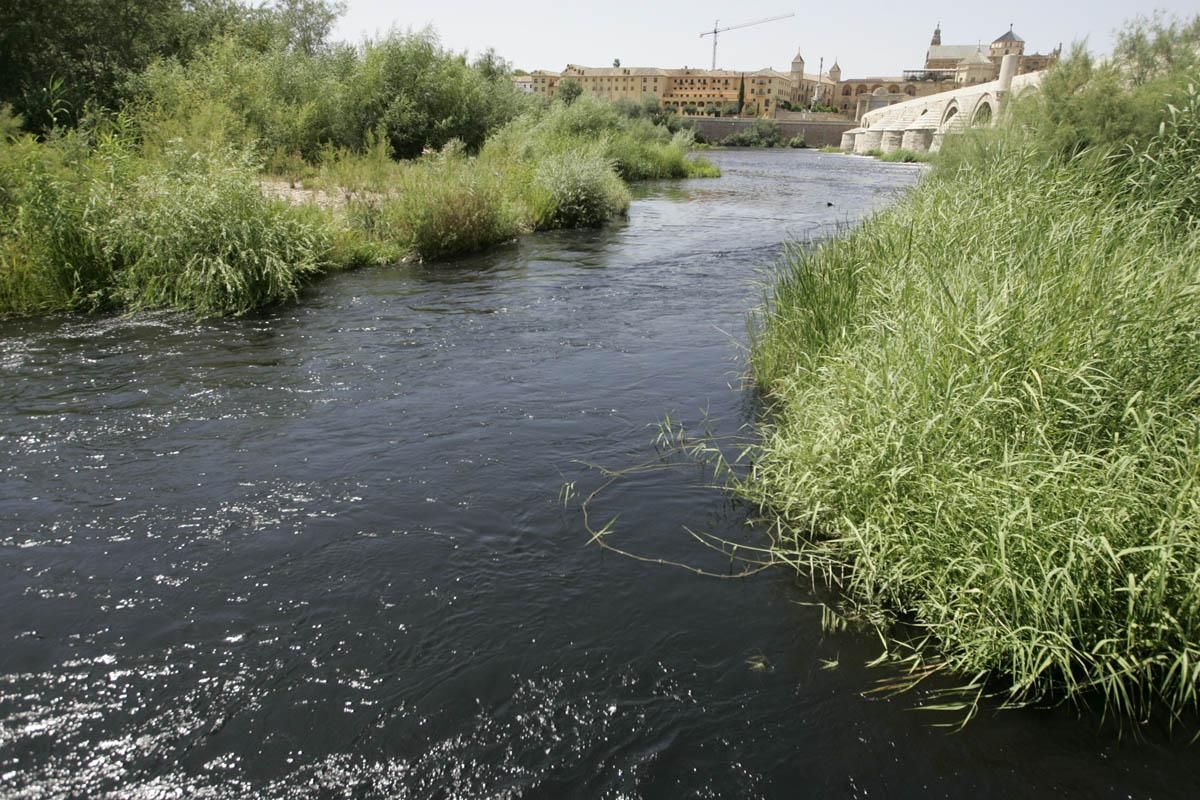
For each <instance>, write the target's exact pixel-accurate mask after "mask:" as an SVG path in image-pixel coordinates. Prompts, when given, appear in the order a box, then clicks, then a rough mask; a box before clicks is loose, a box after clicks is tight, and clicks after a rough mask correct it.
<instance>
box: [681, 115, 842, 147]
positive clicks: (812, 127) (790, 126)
mask: <svg viewBox="0 0 1200 800" xmlns="http://www.w3.org/2000/svg"><path fill="white" fill-rule="evenodd" d="M693 119H694V121H695V123H696V131H697V132H698V133H699V134H700V135H701V136H703V137H704V138H705V139H706V140H708V141H709V142H712V143H713V144H719V143H720V142H721V140H722V139H724V138H725V137H726V136H729V135H730V134H731V133H734V132H735V131H742V130H747V129H748V128H752V127H754V120H752V119H734V118H725V117H694V118H693ZM778 124H779V131H780V133H781V134H782V135H783V139H784V141H785V142H786V141H787V140H788V139H791V138H792V137H793V136H797V135H799V134H801V133H803V134H804V143H805V144H807V145H808V146H809V147H825V146H830V147H837V146H838V145H840V144H841V143H842V134H843V133H845V132H846V131H848V130H850V129H851V128H853V127H854V123H853V122H851V121H850V120H842V121H816V120H811V121H807V122H794V121H784V120H778Z"/></svg>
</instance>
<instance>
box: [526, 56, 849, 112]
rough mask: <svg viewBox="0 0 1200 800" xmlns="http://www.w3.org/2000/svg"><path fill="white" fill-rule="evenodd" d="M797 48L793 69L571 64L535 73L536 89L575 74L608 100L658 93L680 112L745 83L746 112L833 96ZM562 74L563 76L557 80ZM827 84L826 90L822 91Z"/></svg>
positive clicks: (718, 100)
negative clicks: (807, 68) (806, 67)
mask: <svg viewBox="0 0 1200 800" xmlns="http://www.w3.org/2000/svg"><path fill="white" fill-rule="evenodd" d="M803 70H804V59H803V58H801V57H800V55H799V54H797V56H796V59H795V60H794V61H793V62H792V72H791V73H790V74H788V73H784V72H778V71H776V70H773V69H769V68H768V69H760V70H756V71H754V72H737V71H734V70H722V69H717V70H711V69H693V68H690V67H684V68H683V69H661V68H659V67H585V66H581V65H579V64H568V65H567V68H566V69H565V70H563V71H562V73H561V74H559V75H553V74H552V73H545V72H541V71H538V72H534V73H532V74H531V75H532V77H533V78H534V81H533V89H534V93H535V94H543V95H545V96H548V97H552V96H553V95H554V89H555V87H556V85H557V82H558V81H560V80H565V79H568V78H570V79H573V80H576V81H578V82H579V84H580V86H582V87H583V90H584V91H585V92H588V93H589V94H594V95H596V96H597V97H601V98H604V99H605V100H621V99H627V100H634V101H638V102H640V101H641V100H642V98H643V97H646V96H647V95H653V96H654V97H655V98H657V99H658V101H659V103H660V104H661V105H662V107H664V108H672V109H675V110H677V111H679V112H680V113H700V114H703V113H705V109H708V108H709V107H710V106H712V107H715V108H717V109H724V108H726V107H727V106H729V105H731V104H734V105H736V104H737V101H738V93H739V91H741V90H742V87H743V85H744V87H745V88H744V91H745V97H744V103H743V107H742V111H743V113H744V114H753V115H755V116H760V115H766V114H771V113H772V112H773V111H774V109H775V108H776V107H777V106H778V105H779V104H780V103H781V102H785V101H786V102H788V103H797V102H802V103H808V102H810V101H811V100H812V98H813V97H814V96H830V95H832V93H833V89H834V87H835V85H836V83H835V81H834V80H832V79H831V78H830V77H829V76H823V77H822V78H820V79H818V77H817V76H816V75H812V74H807V73H805V72H804V71H803ZM556 78H557V80H556ZM818 87H821V91H818Z"/></svg>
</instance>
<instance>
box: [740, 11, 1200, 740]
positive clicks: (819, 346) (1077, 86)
mask: <svg viewBox="0 0 1200 800" xmlns="http://www.w3.org/2000/svg"><path fill="white" fill-rule="evenodd" d="M1198 43H1200V19H1197V20H1193V21H1191V22H1188V23H1186V24H1181V23H1177V22H1169V21H1165V20H1162V19H1157V20H1153V21H1147V20H1142V21H1139V22H1137V23H1135V24H1133V25H1132V26H1131V27H1130V28H1128V29H1127V30H1126V31H1125V32H1124V33H1123V34H1122V35H1121V37H1120V39H1119V44H1118V47H1117V50H1116V56H1115V58H1114V59H1113V60H1112V61H1111V62H1109V63H1105V64H1102V65H1101V64H1096V63H1093V62H1092V60H1091V59H1089V58H1088V56H1087V55H1086V54H1085V53H1084V52H1082V51H1081V50H1079V49H1077V50H1076V51H1075V52H1074V54H1073V55H1072V56H1071V57H1070V58H1069V59H1066V60H1065V61H1064V62H1063V63H1062V64H1060V65H1059V66H1058V67H1057V68H1056V69H1055V70H1054V71H1053V72H1052V73H1051V74H1050V75H1049V76H1048V77H1047V79H1046V81H1045V83H1044V85H1043V88H1042V91H1041V92H1040V93H1039V95H1038V96H1036V97H1032V98H1026V99H1024V100H1023V101H1022V102H1020V103H1018V104H1017V105H1016V106H1015V107H1014V108H1013V113H1012V114H1011V115H1010V118H1009V119H1008V121H1007V123H1006V124H1004V125H1003V126H1001V127H999V128H996V129H991V130H985V131H976V132H973V133H971V134H967V135H964V136H962V137H959V138H957V139H954V140H947V147H946V149H945V151H944V152H943V153H942V155H941V156H940V157H939V158H938V159H937V160H936V162H935V166H934V168H933V171H932V172H931V174H930V175H929V176H928V177H927V178H925V179H924V180H923V182H922V183H921V184H920V185H919V186H918V187H917V188H916V189H914V190H913V191H911V193H910V194H908V195H907V196H906V197H905V198H904V199H903V200H902V201H901V202H900V203H898V204H897V205H896V206H894V207H892V208H890V209H888V210H886V211H884V212H882V213H879V214H877V215H876V216H874V217H873V218H871V219H870V220H868V221H867V222H866V223H865V224H863V225H862V226H861V227H859V228H858V229H857V230H855V231H853V232H850V233H849V234H848V235H845V236H843V237H840V238H838V239H836V240H833V241H830V242H827V243H825V244H822V245H819V246H815V247H811V248H806V247H797V248H795V249H793V250H792V251H791V252H790V255H789V256H788V257H787V260H786V265H785V268H784V270H783V272H782V274H781V275H780V276H779V277H778V280H777V283H776V284H775V287H774V293H773V296H772V297H771V298H770V300H769V301H768V302H767V304H766V305H765V306H764V307H763V309H762V310H761V313H760V316H759V324H758V325H756V326H755V333H754V341H753V345H752V353H751V364H752V373H753V378H754V380H755V382H756V383H757V385H758V387H759V388H760V390H761V392H762V393H763V395H764V396H765V398H766V399H767V402H768V405H769V409H770V411H769V414H768V415H767V417H766V420H765V422H764V427H763V429H762V438H761V440H760V443H759V444H758V445H757V446H756V448H755V449H753V451H752V460H753V467H752V470H751V472H750V473H749V475H748V476H747V477H745V478H744V479H743V480H741V481H740V482H739V483H738V489H739V490H740V492H741V493H742V494H743V495H744V496H745V497H747V498H749V499H750V500H752V501H753V502H755V503H757V504H759V505H760V506H761V507H762V508H763V509H765V510H767V511H769V513H770V516H771V518H772V519H773V520H774V529H773V531H774V539H773V541H774V555H775V557H776V558H777V559H778V560H780V561H784V562H787V563H789V564H793V565H795V566H796V567H797V568H801V567H803V568H804V569H816V570H817V571H818V572H820V573H823V574H824V575H825V576H826V577H827V578H828V579H829V580H830V581H831V582H832V583H833V584H834V585H836V586H838V587H840V588H841V589H842V590H843V597H844V598H845V599H844V603H845V607H844V609H843V610H844V611H845V612H846V613H847V614H853V615H856V616H858V617H860V618H865V619H868V620H872V621H874V622H875V623H876V624H879V625H882V626H887V625H889V624H890V623H891V622H893V621H897V620H899V621H904V622H907V623H910V625H908V626H906V627H905V628H904V630H906V631H909V632H910V633H911V631H913V630H915V631H916V634H914V635H906V636H905V638H904V641H903V642H896V641H893V654H896V655H903V656H904V657H905V658H907V659H908V660H909V661H910V666H911V667H912V670H913V673H912V674H913V676H914V680H915V679H916V678H918V677H920V676H923V675H928V674H931V673H933V672H939V671H940V672H945V673H947V674H956V675H960V676H966V689H967V692H968V693H967V695H966V699H965V700H961V705H959V706H958V707H959V708H962V709H966V710H967V713H968V714H969V713H970V712H971V711H973V710H974V709H976V708H977V699H978V697H979V695H980V694H981V693H994V694H996V695H998V696H1000V697H1001V698H1002V699H1003V700H1004V701H1005V702H1006V703H1008V704H1024V703H1030V702H1049V701H1056V700H1064V699H1069V700H1071V701H1075V702H1078V703H1080V704H1084V705H1093V704H1094V705H1096V706H1098V707H1101V708H1103V709H1104V710H1105V712H1106V714H1108V715H1111V716H1114V717H1117V718H1120V719H1123V720H1126V721H1130V722H1144V721H1146V720H1148V719H1151V718H1155V717H1159V718H1162V719H1166V720H1168V721H1169V722H1170V723H1171V724H1174V723H1176V722H1180V721H1181V720H1183V719H1185V715H1186V714H1194V712H1195V710H1196V707H1197V698H1198V686H1200V471H1198V470H1200V466H1198V465H1200V369H1198V365H1200V303H1198V302H1197V299H1198V298H1197V286H1198V285H1200V222H1198V221H1197V217H1196V214H1197V210H1198V207H1200V169H1198V167H1197V165H1198V164H1200V93H1198V88H1197V87H1198V86H1200V70H1198V69H1197V67H1198V66H1200V65H1198V63H1197V52H1198V48H1197V45H1198Z"/></svg>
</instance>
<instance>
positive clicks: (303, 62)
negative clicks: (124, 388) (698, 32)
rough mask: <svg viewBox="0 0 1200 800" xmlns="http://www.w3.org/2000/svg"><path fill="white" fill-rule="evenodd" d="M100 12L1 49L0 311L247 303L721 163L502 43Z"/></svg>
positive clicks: (221, 6) (307, 8) (214, 310)
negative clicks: (535, 86)
mask: <svg viewBox="0 0 1200 800" xmlns="http://www.w3.org/2000/svg"><path fill="white" fill-rule="evenodd" d="M54 5H55V4H34V5H33V6H31V7H30V8H28V9H25V11H24V12H22V13H21V14H20V15H19V20H16V21H14V20H9V21H8V22H10V23H12V24H13V25H17V22H20V25H22V26H24V28H30V27H37V25H38V24H39V23H44V25H42V27H43V28H44V30H41V32H40V33H38V34H37V35H38V36H41V37H42V40H43V41H48V40H50V39H53V38H54V36H55V35H56V31H57V30H58V27H57V26H64V27H67V28H69V21H67V20H57V21H56V20H55V19H50V17H53V16H54V14H55V13H57V12H56V11H55V10H54V8H53V7H54ZM104 7H105V4H104V3H103V2H99V0H97V1H96V2H85V3H83V4H82V5H81V7H80V9H77V10H79V11H80V12H81V13H83V14H84V16H86V13H91V14H92V15H93V16H95V17H96V19H95V20H91V22H89V21H88V20H87V19H84V20H83V21H82V22H79V24H80V25H82V26H83V27H82V28H81V31H82V32H80V31H75V32H74V33H71V32H70V31H73V30H74V28H69V30H68V31H67V33H64V34H62V36H63V38H64V41H63V42H61V43H59V44H60V45H61V47H59V48H57V49H55V48H51V49H52V50H54V51H55V52H56V53H57V54H58V56H57V59H58V60H57V61H54V62H53V63H50V64H46V63H43V61H44V53H43V51H42V50H36V51H28V52H26V51H27V50H28V48H25V49H21V48H19V47H17V46H16V43H15V40H14V42H5V45H6V46H8V45H10V44H11V45H13V47H12V49H11V50H10V51H9V53H10V55H9V56H8V57H7V59H6V60H3V62H2V63H0V315H4V314H38V313H49V312H59V311H97V310H121V309H152V308H167V309H178V310H183V311H188V312H193V313H197V314H205V315H207V314H226V313H242V312H245V311H248V310H250V309H253V308H256V307H259V306H263V305H267V304H271V303H277V302H280V301H284V300H288V299H290V298H293V297H294V296H295V295H296V293H297V291H298V290H299V289H300V287H301V286H303V285H304V284H305V282H307V281H309V280H311V279H312V278H314V277H315V276H317V275H320V274H321V273H323V272H327V271H330V270H337V269H342V268H346V267H352V266H358V265H365V264H386V263H394V262H396V261H399V260H401V259H438V258H445V257H448V256H452V255H455V254H459V253H466V252H470V251H474V250H479V249H481V248H484V247H487V246H489V245H492V244H495V243H499V242H504V241H508V240H511V239H513V238H514V237H516V236H517V235H519V234H522V233H526V232H530V231H535V230H545V229H552V228H564V227H580V226H593V225H599V224H602V223H604V222H605V221H607V220H609V219H611V218H613V217H615V216H618V215H620V214H623V213H624V212H625V210H626V209H627V207H628V205H629V192H628V189H627V186H626V183H627V182H629V181H637V180H644V179H650V178H680V177H688V176H706V175H714V174H716V169H715V167H713V166H712V165H711V164H709V163H708V162H706V161H704V160H703V159H697V158H693V157H690V156H689V152H688V151H689V149H690V148H691V145H692V135H691V132H690V131H689V130H687V129H686V128H681V127H680V126H679V125H672V126H670V127H668V125H667V124H664V123H669V122H671V121H670V120H666V119H663V118H661V117H655V116H653V115H650V114H647V113H645V110H644V109H641V108H625V107H623V106H614V105H609V104H606V103H602V102H600V101H598V100H596V99H595V98H591V97H588V96H584V97H579V98H577V99H575V100H574V101H573V102H571V103H563V102H559V103H555V104H551V105H546V104H545V103H543V102H541V101H538V100H535V99H533V98H531V97H528V96H524V95H522V94H521V93H519V92H518V91H517V90H516V88H515V87H514V86H513V84H512V81H511V80H510V78H509V70H508V67H507V65H506V64H505V63H504V62H503V61H502V60H500V59H499V58H497V57H496V56H495V55H494V54H492V53H490V52H489V53H485V54H484V55H483V56H481V57H480V58H478V59H477V60H476V61H474V62H472V63H468V62H467V60H466V59H465V58H464V57H462V56H459V55H457V54H453V53H450V52H447V51H445V50H443V49H442V48H441V47H440V46H439V44H438V41H437V39H436V37H435V36H434V35H433V34H432V33H429V32H423V33H410V34H398V33H393V34H389V35H388V36H386V37H384V38H382V39H379V40H375V41H369V42H366V43H365V44H363V45H362V46H359V47H352V46H345V45H331V44H328V43H327V42H326V37H327V34H328V32H329V30H330V28H331V25H332V23H333V21H334V20H335V19H336V16H337V13H338V11H339V8H338V6H336V5H335V4H331V3H329V2H325V1H324V0H281V1H280V2H277V3H275V4H272V5H268V6H249V5H241V4H239V3H237V2H233V0H208V1H207V2H193V3H186V4H185V3H183V2H180V0H156V2H153V3H147V4H145V8H143V9H142V11H143V12H144V13H143V14H142V18H139V19H137V20H136V22H137V30H136V31H129V30H126V29H121V30H120V31H109V30H108V29H109V27H111V26H112V24H115V23H112V22H111V21H106V20H107V18H108V15H107V14H106V12H105V10H104ZM84 12H86V13H84ZM43 17H45V18H46V19H43ZM93 23H94V24H95V28H94V32H92V31H93V29H92V28H91V27H89V26H91V25H92V24H93ZM24 28H22V29H21V30H24ZM8 30H9V32H10V33H12V32H13V31H16V33H12V35H13V36H16V35H17V34H18V33H21V30H18V28H16V27H10V28H9V29H8ZM104 31H108V33H107V34H105V35H106V36H108V37H109V39H107V40H99V39H97V40H96V41H91V40H90V39H87V37H88V36H89V35H90V36H91V37H93V38H95V37H98V36H99V35H100V33H101V32H104ZM200 31H207V32H211V33H209V34H206V35H207V36H208V38H206V39H204V38H203V37H201V39H202V40H200V41H197V37H200V33H199V32H200ZM25 33H26V34H29V35H33V34H32V33H30V31H28V30H26V31H25ZM75 34H78V36H76V35H75ZM80 37H83V39H84V40H86V41H84V43H83V45H82V46H80V47H81V52H80V53H78V54H76V55H78V57H79V61H80V62H84V63H81V65H78V68H76V62H75V61H73V60H72V58H71V57H70V54H71V47H73V46H76V45H78V44H79V41H80ZM139 37H149V38H150V39H151V40H152V41H151V42H150V43H149V44H145V43H144V44H145V46H143V47H141V48H134V47H132V44H131V42H141V41H142V39H141V38H139ZM109 42H111V44H110V47H111V49H112V52H107V51H105V45H106V43H109ZM96 52H100V53H101V57H100V59H101V61H103V62H104V63H105V65H106V69H105V70H100V71H99V72H96V71H94V70H89V68H88V62H87V59H89V58H94V57H95V53H96ZM64 53H65V54H66V55H64ZM139 54H140V60H138V58H137V56H138V55H139ZM105 59H107V61H106V60H105ZM110 62H111V63H110ZM108 67H111V68H108ZM55 69H57V70H60V72H59V73H58V75H65V76H66V77H65V78H64V77H57V76H56V75H55V73H54V71H53V70H55ZM68 81H70V82H68ZM5 101H6V102H7V104H8V105H4V102H5ZM264 183H266V184H276V185H282V187H283V188H284V189H285V190H286V191H285V192H284V193H285V194H288V195H290V196H291V197H290V199H292V200H293V201H294V200H296V199H299V200H301V201H314V200H315V199H316V198H317V197H318V196H320V197H321V198H323V202H299V203H297V202H287V201H286V200H284V199H279V198H277V197H272V196H269V194H270V193H269V192H265V191H264ZM297 187H302V188H303V191H293V190H295V189H296V188H297ZM268 188H270V187H269V186H268Z"/></svg>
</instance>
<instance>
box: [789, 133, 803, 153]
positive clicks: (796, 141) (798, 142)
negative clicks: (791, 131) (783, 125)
mask: <svg viewBox="0 0 1200 800" xmlns="http://www.w3.org/2000/svg"><path fill="white" fill-rule="evenodd" d="M788 147H791V148H793V149H802V148H805V147H808V144H807V143H806V142H805V141H804V134H803V133H801V134H797V135H796V136H793V137H792V138H791V139H788Z"/></svg>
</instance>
